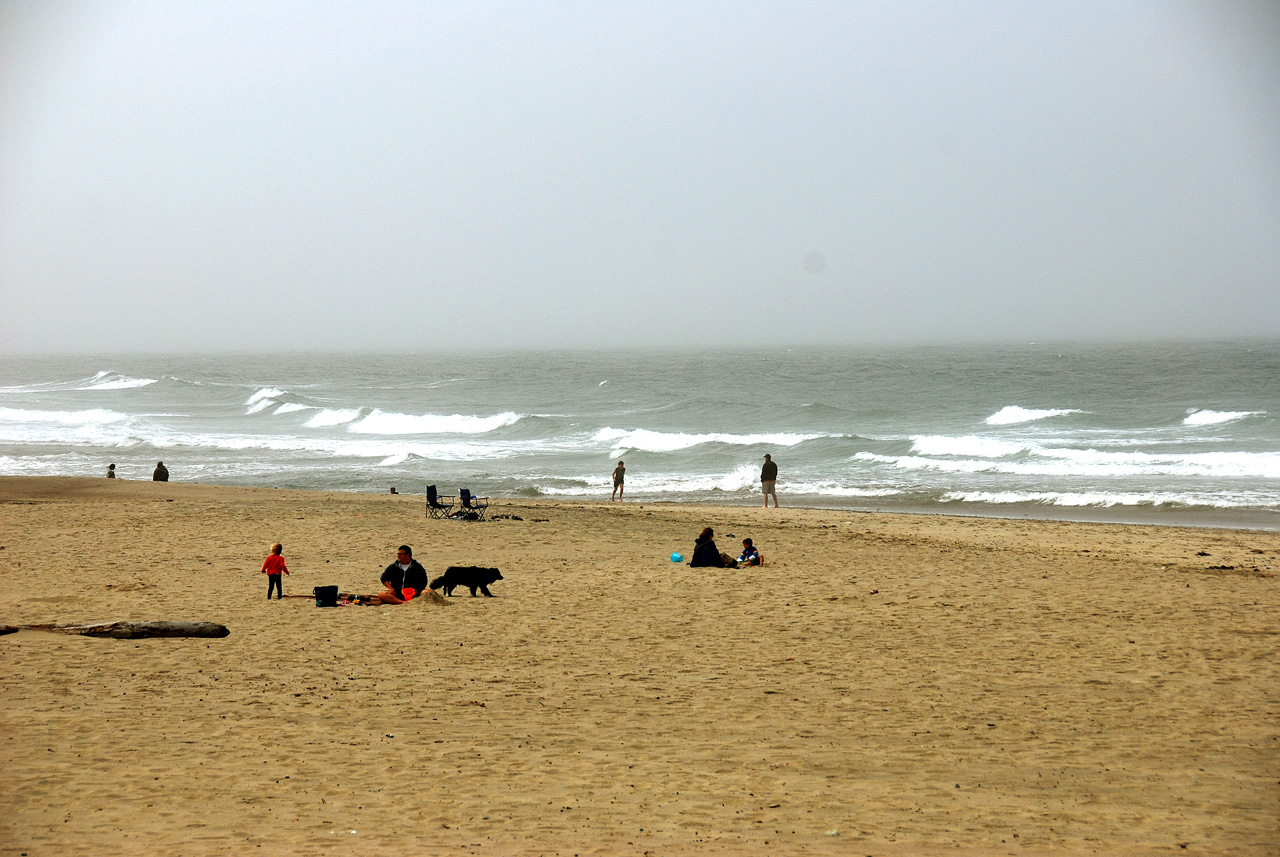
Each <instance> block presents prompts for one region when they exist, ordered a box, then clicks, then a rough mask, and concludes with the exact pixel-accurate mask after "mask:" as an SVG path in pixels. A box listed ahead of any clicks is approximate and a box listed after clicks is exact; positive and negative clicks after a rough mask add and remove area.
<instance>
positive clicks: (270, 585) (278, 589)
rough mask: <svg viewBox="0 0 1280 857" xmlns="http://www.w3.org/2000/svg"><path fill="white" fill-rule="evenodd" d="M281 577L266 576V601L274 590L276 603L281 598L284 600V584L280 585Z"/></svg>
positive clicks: (276, 575)
mask: <svg viewBox="0 0 1280 857" xmlns="http://www.w3.org/2000/svg"><path fill="white" fill-rule="evenodd" d="M283 576H284V575H281V574H268V575H267V600H268V601H270V600H271V592H272V590H275V593H276V600H277V601H279V600H280V599H281V598H284V584H283V583H281V581H280V578H282V577H283Z"/></svg>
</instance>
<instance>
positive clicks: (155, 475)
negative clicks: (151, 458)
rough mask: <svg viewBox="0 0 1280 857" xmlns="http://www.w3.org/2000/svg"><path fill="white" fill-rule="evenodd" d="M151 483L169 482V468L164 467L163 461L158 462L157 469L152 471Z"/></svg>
mask: <svg viewBox="0 0 1280 857" xmlns="http://www.w3.org/2000/svg"><path fill="white" fill-rule="evenodd" d="M151 481H152V482H168V481H169V468H167V467H165V466H164V462H163V461H157V462H156V469H155V470H153V471H151Z"/></svg>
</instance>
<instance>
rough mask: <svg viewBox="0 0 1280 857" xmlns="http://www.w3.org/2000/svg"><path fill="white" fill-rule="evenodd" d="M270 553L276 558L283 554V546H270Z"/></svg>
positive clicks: (276, 544)
mask: <svg viewBox="0 0 1280 857" xmlns="http://www.w3.org/2000/svg"><path fill="white" fill-rule="evenodd" d="M271 552H272V553H273V554H275V555H276V556H280V554H282V553H284V545H282V544H280V543H279V542H276V543H275V544H273V545H272V546H271Z"/></svg>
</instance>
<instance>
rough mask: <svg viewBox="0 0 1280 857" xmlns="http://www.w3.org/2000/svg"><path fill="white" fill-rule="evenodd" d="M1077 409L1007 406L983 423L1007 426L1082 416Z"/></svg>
mask: <svg viewBox="0 0 1280 857" xmlns="http://www.w3.org/2000/svg"><path fill="white" fill-rule="evenodd" d="M1082 413H1084V411H1081V410H1079V409H1078V408H1044V409H1036V408H1022V407H1019V406H1018V405H1007V406H1006V407H1003V408H1001V409H1000V410H998V411H996V412H995V413H994V414H992V415H991V416H989V417H987V418H986V420H984V422H986V424H987V425H989V426H1008V425H1016V424H1018V423H1030V422H1035V421H1036V420H1044V419H1048V418H1049V417H1061V416H1064V415H1066V414H1082Z"/></svg>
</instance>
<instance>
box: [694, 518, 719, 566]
mask: <svg viewBox="0 0 1280 857" xmlns="http://www.w3.org/2000/svg"><path fill="white" fill-rule="evenodd" d="M714 535H715V533H713V532H712V531H711V528H710V527H707V528H706V529H705V530H703V531H702V533H701V535H699V536H698V537H697V538H696V539H694V541H693V557H692V558H691V559H690V560H689V565H690V567H692V568H724V560H722V559H721V558H720V551H719V549H717V548H716V542H715V539H714V538H712V537H713V536H714Z"/></svg>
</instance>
